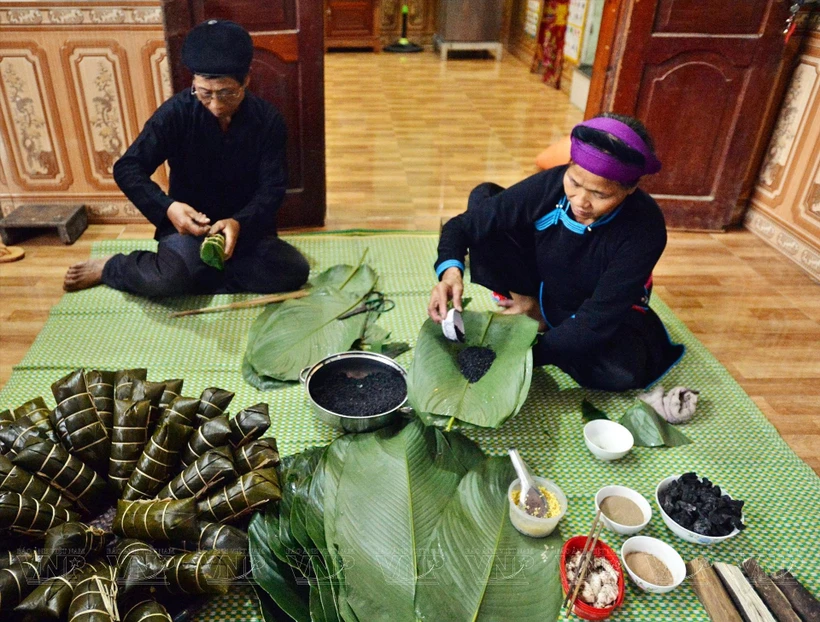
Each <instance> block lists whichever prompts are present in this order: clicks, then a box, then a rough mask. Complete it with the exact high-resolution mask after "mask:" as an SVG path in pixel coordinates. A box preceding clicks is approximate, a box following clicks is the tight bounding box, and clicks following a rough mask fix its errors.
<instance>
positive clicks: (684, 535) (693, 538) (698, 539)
mask: <svg viewBox="0 0 820 622" xmlns="http://www.w3.org/2000/svg"><path fill="white" fill-rule="evenodd" d="M679 477H680V475H672V476H671V477H667V478H666V479H665V480H663V481H662V482H661V483H660V484H658V487H657V488H655V503H657V504H658V509H659V510H660V511H661V518H662V519H663V522H664V523H665V524H666V526H667V527H668V528H669V531H671V532H672V533H673V534H675V535H676V536H678V537H679V538H681V539H682V540H686V541H687V542H691V543H692V544H705V545H707V546H708V545H710V544H717V543H718V542H723V541H724V540H728V539H729V538H733V537H735V536H736V535H737V534H739V533H740V529H735V530H733V531H732V533H730V534H728V535H726V536H704V535H703V534H699V533H696V532H694V531H689V530H688V529H686V527H683V526H682V525H679V524H678V523H676V522H675V521H674V520H673V519H672V517H671V516H669V514H667V513H666V512H664V510H663V507H661V491H663V490H665V489H666V487H667V486H669V484H671V483H672V482H674V481H675V480H676V479H678V478H679ZM721 490H722V491H723V494H727V495H728V494H729V493H728V492H726V490H724V489H723V487H722V486H721ZM729 496H731V495H729ZM741 520H742V517H741ZM744 522H745V521H744Z"/></svg>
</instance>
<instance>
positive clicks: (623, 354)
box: [428, 113, 684, 391]
mask: <svg viewBox="0 0 820 622" xmlns="http://www.w3.org/2000/svg"><path fill="white" fill-rule="evenodd" d="M571 141H572V144H571V157H572V160H571V162H570V163H569V164H568V165H566V166H559V167H556V168H552V169H548V170H546V171H542V172H540V173H537V174H535V175H533V176H532V177H529V178H527V179H525V180H523V181H521V182H519V183H517V184H515V185H514V186H511V187H510V188H508V189H506V190H505V189H504V188H502V187H500V186H498V185H496V184H492V183H484V184H481V185H480V186H478V187H476V188H475V189H474V190H473V191H472V193H471V194H470V197H469V200H468V203H467V211H466V212H465V213H463V214H460V215H459V216H456V217H455V218H453V219H451V220H450V221H448V222H447V224H445V225H444V228H443V229H442V232H441V239H440V241H439V246H438V260H437V261H436V264H435V268H436V274H437V275H438V277H439V279H440V282H439V283H438V285H436V287H434V288H433V292H432V294H431V297H430V304H429V307H428V313H429V315H430V317H431V318H432V319H433V320H434V321H436V322H441V321H442V320H443V319H444V317H445V316H446V314H447V305H448V303H449V302H450V301H452V304H453V306H454V307H455V308H456V309H458V310H461V295H462V292H463V282H462V274H463V272H464V259H465V256H466V255H467V253H468V252H469V254H470V272H471V277H472V281H473V282H474V283H478V284H479V285H483V286H484V287H487V288H488V289H490V290H491V291H492V292H493V295H494V296H495V297H496V298H497V299H498V304H499V305H500V306H502V307H504V308H505V309H504V313H522V314H526V315H529V316H530V317H533V318H535V319H537V320H538V321H539V322H540V323H541V331H542V332H541V334H540V335H539V338H538V342H537V343H536V345H535V346H534V349H533V354H534V357H535V364H536V365H556V366H557V367H559V368H560V369H562V370H563V371H565V372H566V373H567V374H569V375H570V376H571V377H572V378H573V379H574V380H575V381H576V382H578V384H580V385H581V386H584V387H588V388H592V389H603V390H608V391H626V390H629V389H637V388H643V387H646V386H648V385H650V384H652V383H654V382H655V381H656V380H658V379H659V378H660V377H661V376H663V375H664V374H665V373H666V372H667V371H668V370H669V369H670V368H671V367H672V366H673V365H675V364H676V363H677V362H678V361H679V360H680V358H681V357H682V356H683V352H684V347H683V346H681V345H677V344H673V343H671V342H670V340H669V336H668V334H667V332H666V329H665V328H664V326H663V323H662V322H661V320H660V318H658V316H657V315H656V314H655V312H654V311H653V310H652V309H651V308H650V307H649V296H650V292H651V287H652V269H653V268H654V267H655V264H656V263H657V262H658V259H659V258H660V256H661V253H663V249H664V247H665V246H666V225H665V223H664V219H663V214H662V213H661V210H660V208H659V207H658V204H657V203H655V201H654V200H653V199H652V197H650V196H649V195H648V194H647V193H646V192H644V191H643V190H641V189H640V188H638V182H639V181H640V178H641V177H643V176H644V175H651V174H653V173H657V172H658V171H659V170H660V168H661V164H660V162H659V161H658V159H657V157H656V156H655V153H654V149H653V145H652V140H651V138H650V137H649V134H648V132H647V131H646V128H645V127H644V126H643V124H642V123H641V122H640V121H638V120H637V119H633V118H631V117H626V116H622V115H615V114H612V113H605V114H603V115H601V116H599V117H595V118H593V119H590V120H589V121H585V122H583V123H580V124H578V125H576V126H575V127H574V128H573V130H572V134H571Z"/></svg>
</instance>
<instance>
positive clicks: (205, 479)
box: [157, 447, 236, 499]
mask: <svg viewBox="0 0 820 622" xmlns="http://www.w3.org/2000/svg"><path fill="white" fill-rule="evenodd" d="M235 477H236V468H235V467H234V464H233V456H232V454H231V450H230V449H228V447H217V448H216V449H212V450H210V451H208V452H205V454H203V455H202V456H200V457H199V458H197V459H196V461H194V463H193V464H191V465H190V466H188V467H186V469H185V470H184V471H182V473H180V474H179V475H177V476H176V477H175V478H174V479H172V480H171V481H170V482H169V483H168V485H167V486H166V487H165V488H163V489H162V490H160V491H159V493H157V498H158V499H184V498H185V497H195V498H197V499H199V498H200V497H202V496H203V495H204V494H206V493H207V492H208V491H209V490H212V489H214V488H216V487H217V486H220V485H223V486H224V484H225V482H227V481H230V480H232V479H234V478H235Z"/></svg>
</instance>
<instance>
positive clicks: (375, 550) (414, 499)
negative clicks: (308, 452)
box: [335, 420, 474, 620]
mask: <svg viewBox="0 0 820 622" xmlns="http://www.w3.org/2000/svg"><path fill="white" fill-rule="evenodd" d="M459 444H460V443H459ZM472 455H473V456H474V454H472ZM469 456H470V454H469V452H468V450H466V449H465V448H463V447H460V448H459V453H458V454H456V452H454V451H453V450H452V448H451V445H450V443H449V442H448V441H447V439H446V438H445V437H444V435H443V434H442V433H441V432H440V431H439V430H436V429H434V428H425V427H424V426H423V425H422V424H421V422H420V421H418V420H414V421H412V422H411V423H409V424H408V425H407V426H405V427H404V429H403V430H401V431H400V432H399V433H398V434H396V433H395V431H394V430H387V431H380V432H377V433H374V434H368V435H359V436H357V437H356V438H354V439H353V440H352V441H351V443H350V446H349V448H348V450H347V453H346V455H345V471H344V475H343V477H342V479H341V482H340V485H339V489H338V492H337V498H336V503H337V509H336V521H335V522H336V540H337V546H338V548H339V550H341V551H343V552H344V559H345V569H344V579H345V585H346V599H347V601H348V603H349V604H350V606H351V608H352V609H353V611H354V612H355V613H356V615H357V617H358V618H359V619H360V620H412V619H414V617H415V613H414V611H415V610H414V605H413V601H414V598H415V589H416V578H417V565H418V557H419V555H425V554H426V553H427V551H426V549H425V547H424V546H423V545H422V543H424V542H426V541H427V540H428V539H429V538H430V536H431V534H432V532H433V529H434V527H435V524H436V521H437V519H438V517H439V515H440V514H441V513H442V511H443V510H444V508H445V506H446V505H447V504H448V503H449V501H450V498H451V496H452V495H453V494H454V492H455V490H456V487H457V486H458V482H459V481H460V480H461V477H462V476H463V475H464V473H465V472H466V471H465V469H464V468H463V467H462V464H461V462H460V458H461V459H465V460H468V459H469ZM374 473H378V477H374V476H373V474H374ZM376 585H378V589H374V586H376Z"/></svg>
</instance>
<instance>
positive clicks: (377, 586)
mask: <svg viewBox="0 0 820 622" xmlns="http://www.w3.org/2000/svg"><path fill="white" fill-rule="evenodd" d="M513 479H515V473H514V471H513V469H512V466H511V464H510V462H509V460H507V459H502V458H488V457H486V456H485V455H484V454H483V453H482V452H481V451H480V450H479V449H478V447H477V446H476V445H475V444H474V443H473V442H472V441H470V440H468V439H466V438H465V437H464V436H462V435H461V434H460V433H458V432H453V433H447V432H442V431H440V430H439V429H437V428H434V427H425V426H424V425H423V424H422V423H421V422H420V421H419V420H418V419H413V420H411V421H409V422H407V423H405V424H404V425H403V426H402V425H399V426H396V427H392V428H386V429H383V430H379V431H376V432H372V433H368V434H359V435H348V436H343V437H340V438H338V439H336V440H335V441H333V443H331V444H330V445H329V446H328V447H326V448H313V449H308V450H306V451H304V452H302V453H300V454H296V455H294V456H288V457H286V458H284V459H283V460H282V463H281V464H280V481H281V482H282V488H283V497H282V501H281V502H280V504H279V505H278V507H273V506H268V508H267V509H266V511H265V512H264V513H259V514H257V515H255V516H254V517H253V519H252V520H251V524H250V527H249V530H248V533H249V536H250V554H251V566H252V569H253V577H254V580H255V582H256V583H257V586H258V587H257V593H258V594H259V596H260V603H261V608H262V612H263V615H264V617H265V620H267V621H273V620H281V619H283V618H282V617H281V613H280V610H281V611H284V612H285V613H286V614H287V615H288V616H290V617H291V618H292V619H294V620H298V621H307V620H324V621H328V620H347V621H353V620H380V619H388V618H389V619H391V620H399V621H404V620H417V619H428V620H448V621H450V622H461V621H464V622H467V621H473V620H516V621H518V620H539V621H540V620H554V619H556V617H557V615H558V613H559V611H560V608H561V596H562V592H561V585H560V579H559V572H558V560H559V556H560V548H561V544H562V541H561V539H560V537H559V536H558V535H557V533H556V534H553V535H551V536H549V537H547V538H545V539H533V538H527V537H525V536H522V535H521V534H519V533H518V532H517V531H516V530H515V528H514V527H513V526H512V524H511V523H510V521H509V503H508V501H507V494H506V493H507V488H508V486H509V484H510V482H511V481H512V480H513ZM294 577H300V580H296V579H295V578H294Z"/></svg>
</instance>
